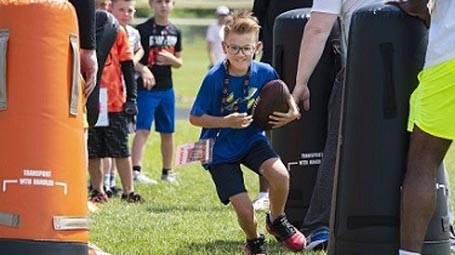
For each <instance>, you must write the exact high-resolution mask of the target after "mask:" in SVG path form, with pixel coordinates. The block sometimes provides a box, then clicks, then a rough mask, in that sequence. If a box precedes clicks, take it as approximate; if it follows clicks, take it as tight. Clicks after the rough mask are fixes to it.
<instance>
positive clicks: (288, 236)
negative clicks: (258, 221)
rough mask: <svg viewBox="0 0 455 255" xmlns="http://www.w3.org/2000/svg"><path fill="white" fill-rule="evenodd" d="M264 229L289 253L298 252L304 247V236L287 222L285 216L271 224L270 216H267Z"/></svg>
mask: <svg viewBox="0 0 455 255" xmlns="http://www.w3.org/2000/svg"><path fill="white" fill-rule="evenodd" d="M266 229H267V232H269V233H270V234H272V235H273V236H275V238H276V240H278V242H281V243H282V244H283V246H284V247H286V249H288V250H290V251H293V252H298V251H301V250H303V249H304V248H305V246H306V239H305V236H304V235H303V234H302V233H301V232H300V231H299V230H297V228H296V227H294V226H293V225H292V224H291V223H290V222H289V221H288V219H287V218H286V215H282V216H280V217H278V218H276V219H275V220H274V221H273V223H272V222H271V221H270V215H269V214H267V215H266Z"/></svg>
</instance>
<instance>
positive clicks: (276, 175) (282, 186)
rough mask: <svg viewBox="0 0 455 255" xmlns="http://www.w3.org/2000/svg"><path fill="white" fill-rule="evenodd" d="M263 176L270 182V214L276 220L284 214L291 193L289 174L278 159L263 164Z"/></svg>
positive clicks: (261, 169) (261, 170)
mask: <svg viewBox="0 0 455 255" xmlns="http://www.w3.org/2000/svg"><path fill="white" fill-rule="evenodd" d="M260 172H261V174H262V175H263V176H264V177H265V178H266V179H267V180H268V182H269V185H270V187H269V201H270V213H271V215H272V217H274V218H276V217H279V216H280V215H283V214H284V206H285V204H286V201H287V198H288V192H289V173H288V170H287V169H286V167H285V166H284V164H283V162H281V160H279V159H278V158H270V159H268V160H266V161H264V163H262V165H261V168H260Z"/></svg>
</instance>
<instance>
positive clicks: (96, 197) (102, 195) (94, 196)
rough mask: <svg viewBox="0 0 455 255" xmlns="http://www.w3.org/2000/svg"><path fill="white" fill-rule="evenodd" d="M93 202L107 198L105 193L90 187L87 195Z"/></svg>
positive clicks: (106, 199)
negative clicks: (90, 189)
mask: <svg viewBox="0 0 455 255" xmlns="http://www.w3.org/2000/svg"><path fill="white" fill-rule="evenodd" d="M88 199H89V200H90V201H92V202H93V203H105V202H107V201H108V200H109V198H108V197H107V195H106V193H101V192H99V191H98V190H96V189H92V191H91V192H90V196H89V197H88Z"/></svg>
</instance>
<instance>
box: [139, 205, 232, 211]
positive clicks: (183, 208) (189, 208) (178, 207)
mask: <svg viewBox="0 0 455 255" xmlns="http://www.w3.org/2000/svg"><path fill="white" fill-rule="evenodd" d="M145 210H146V211H148V212H152V213H168V212H176V211H181V212H208V211H210V212H218V211H222V210H223V211H224V210H225V209H224V208H223V207H219V206H210V205H204V206H198V205H164V206H163V205H160V206H153V205H151V206H147V207H146V208H145Z"/></svg>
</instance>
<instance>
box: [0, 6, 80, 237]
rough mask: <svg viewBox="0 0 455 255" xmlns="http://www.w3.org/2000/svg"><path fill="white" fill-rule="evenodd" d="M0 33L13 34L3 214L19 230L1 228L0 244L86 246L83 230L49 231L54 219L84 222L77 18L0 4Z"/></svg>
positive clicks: (2, 114) (1, 135) (1, 178)
mask: <svg viewBox="0 0 455 255" xmlns="http://www.w3.org/2000/svg"><path fill="white" fill-rule="evenodd" d="M0 30H8V31H9V33H10V36H9V40H8V45H7V55H6V70H7V71H6V84H7V86H6V88H7V100H8V104H7V105H8V106H7V109H6V110H4V111H2V110H0V187H1V189H0V214H1V213H2V212H6V213H11V214H15V215H19V216H20V224H19V226H17V227H9V226H4V225H1V224H0V238H7V239H25V240H41V241H47V240H49V241H62V242H88V230H87V229H76V230H55V229H54V227H53V217H54V216H71V217H73V216H74V217H87V216H88V210H87V191H86V158H85V147H84V137H83V121H82V104H81V98H80V97H79V99H78V104H77V114H76V115H71V114H70V95H71V88H72V80H73V55H74V54H73V51H72V49H71V46H70V35H73V36H77V38H78V27H77V17H76V13H75V10H74V8H73V6H72V5H71V4H70V3H69V2H67V1H63V0H55V1H53V0H48V1H41V0H29V1H25V0H7V1H5V0H0ZM76 53H77V54H78V52H76ZM76 56H77V58H78V55H76ZM78 70H79V69H78ZM78 89H79V93H80V88H78Z"/></svg>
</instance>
